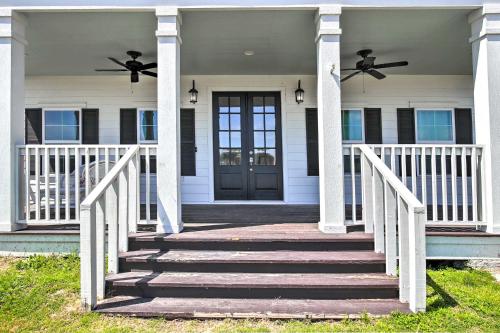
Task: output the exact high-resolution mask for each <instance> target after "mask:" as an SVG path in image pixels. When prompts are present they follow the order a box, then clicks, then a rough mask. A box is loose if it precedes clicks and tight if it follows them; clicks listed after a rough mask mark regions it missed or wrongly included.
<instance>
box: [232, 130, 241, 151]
mask: <svg viewBox="0 0 500 333" xmlns="http://www.w3.org/2000/svg"><path fill="white" fill-rule="evenodd" d="M231 148H241V132H231Z"/></svg>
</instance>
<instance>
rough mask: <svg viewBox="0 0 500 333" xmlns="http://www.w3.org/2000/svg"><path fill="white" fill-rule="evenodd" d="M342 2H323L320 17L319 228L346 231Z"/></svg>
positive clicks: (318, 19)
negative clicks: (342, 116) (340, 4)
mask: <svg viewBox="0 0 500 333" xmlns="http://www.w3.org/2000/svg"><path fill="white" fill-rule="evenodd" d="M340 13H341V7H340V6H322V7H320V8H319V10H318V14H317V17H316V28H317V30H316V31H317V35H316V45H317V57H318V58H317V66H318V149H319V200H320V221H319V229H320V230H321V231H323V232H329V233H336V232H340V233H345V232H346V231H347V229H346V226H345V219H344V171H343V159H344V157H343V152H342V126H341V106H340V34H341V29H340Z"/></svg>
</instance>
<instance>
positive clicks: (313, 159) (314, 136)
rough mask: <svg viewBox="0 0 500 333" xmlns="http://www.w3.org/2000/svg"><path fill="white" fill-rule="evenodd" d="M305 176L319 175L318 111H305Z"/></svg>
mask: <svg viewBox="0 0 500 333" xmlns="http://www.w3.org/2000/svg"><path fill="white" fill-rule="evenodd" d="M306 144H307V175H308V176H318V175H319V160H318V158H319V156H318V109H306Z"/></svg>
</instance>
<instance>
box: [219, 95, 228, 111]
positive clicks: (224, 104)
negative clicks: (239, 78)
mask: <svg viewBox="0 0 500 333" xmlns="http://www.w3.org/2000/svg"><path fill="white" fill-rule="evenodd" d="M228 112H229V98H228V97H219V113H228Z"/></svg>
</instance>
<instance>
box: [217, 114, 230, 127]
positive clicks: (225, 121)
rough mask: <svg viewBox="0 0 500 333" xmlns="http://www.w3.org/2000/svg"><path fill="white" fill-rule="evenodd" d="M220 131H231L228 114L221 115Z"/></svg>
mask: <svg viewBox="0 0 500 333" xmlns="http://www.w3.org/2000/svg"><path fill="white" fill-rule="evenodd" d="M219 129H220V130H226V131H227V130H229V115H228V114H219Z"/></svg>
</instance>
